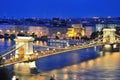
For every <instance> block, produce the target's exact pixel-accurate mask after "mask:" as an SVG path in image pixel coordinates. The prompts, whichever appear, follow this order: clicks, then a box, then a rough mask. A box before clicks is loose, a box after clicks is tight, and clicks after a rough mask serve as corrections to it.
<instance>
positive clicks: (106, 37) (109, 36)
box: [103, 29, 116, 43]
mask: <svg viewBox="0 0 120 80" xmlns="http://www.w3.org/2000/svg"><path fill="white" fill-rule="evenodd" d="M115 31H116V30H115V29H103V42H104V43H114V42H115Z"/></svg>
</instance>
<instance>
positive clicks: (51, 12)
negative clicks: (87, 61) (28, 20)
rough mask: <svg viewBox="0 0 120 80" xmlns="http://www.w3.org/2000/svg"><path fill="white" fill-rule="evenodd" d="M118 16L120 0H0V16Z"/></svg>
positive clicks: (119, 13) (119, 14)
mask: <svg viewBox="0 0 120 80" xmlns="http://www.w3.org/2000/svg"><path fill="white" fill-rule="evenodd" d="M4 16H6V17H15V18H23V17H39V18H52V17H60V18H77V17H78V18H79V17H93V16H100V17H106V16H112V17H117V16H120V0H0V17H4Z"/></svg>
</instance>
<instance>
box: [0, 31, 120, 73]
mask: <svg viewBox="0 0 120 80" xmlns="http://www.w3.org/2000/svg"><path fill="white" fill-rule="evenodd" d="M33 41H34V38H32V37H20V36H18V37H17V38H16V39H15V42H16V44H15V45H14V46H12V47H10V48H8V49H6V50H5V51H2V52H1V53H0V54H1V56H0V58H1V64H0V67H5V66H9V65H15V66H20V65H22V64H23V63H26V65H27V66H29V68H30V69H31V68H35V67H36V65H35V61H36V60H37V59H39V58H43V57H46V56H51V55H57V54H62V53H64V52H70V51H73V50H79V49H84V48H89V47H95V46H103V45H110V44H118V43H120V36H119V35H117V34H115V29H104V30H103V35H100V36H98V37H97V38H95V39H93V40H90V41H87V42H84V43H82V44H79V43H78V44H76V45H73V46H66V47H64V48H61V47H50V46H40V47H46V48H47V49H46V50H45V51H40V52H36V51H34V50H33V46H35V45H34V43H33ZM28 72H30V71H28Z"/></svg>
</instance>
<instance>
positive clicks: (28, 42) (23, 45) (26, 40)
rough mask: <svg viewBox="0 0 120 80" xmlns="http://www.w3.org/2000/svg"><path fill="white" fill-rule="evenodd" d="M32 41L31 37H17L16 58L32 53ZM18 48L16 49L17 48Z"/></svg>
mask: <svg viewBox="0 0 120 80" xmlns="http://www.w3.org/2000/svg"><path fill="white" fill-rule="evenodd" d="M33 41H34V38H32V37H17V38H16V39H15V43H16V52H15V54H16V56H15V57H16V58H17V57H18V58H27V57H28V55H30V54H33ZM17 48H18V49H17Z"/></svg>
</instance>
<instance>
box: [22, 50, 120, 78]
mask: <svg viewBox="0 0 120 80" xmlns="http://www.w3.org/2000/svg"><path fill="white" fill-rule="evenodd" d="M53 74H54V77H55V79H56V80H120V53H118V52H115V53H112V54H110V53H109V54H107V55H105V56H102V57H99V58H96V59H93V60H89V61H86V62H82V63H79V64H74V65H71V66H66V67H64V68H61V69H54V70H51V71H48V72H43V73H39V74H37V75H33V76H20V80H49V79H50V76H51V75H53Z"/></svg>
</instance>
